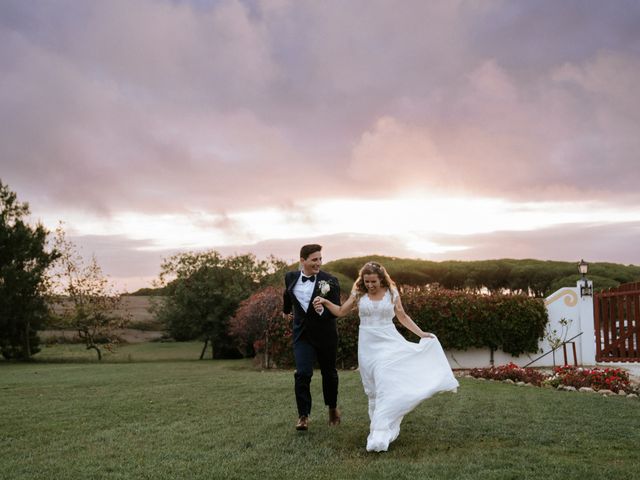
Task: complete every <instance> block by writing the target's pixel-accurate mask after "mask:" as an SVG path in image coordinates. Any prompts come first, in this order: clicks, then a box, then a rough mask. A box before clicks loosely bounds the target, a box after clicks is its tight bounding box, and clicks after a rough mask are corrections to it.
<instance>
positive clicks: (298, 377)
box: [282, 244, 340, 430]
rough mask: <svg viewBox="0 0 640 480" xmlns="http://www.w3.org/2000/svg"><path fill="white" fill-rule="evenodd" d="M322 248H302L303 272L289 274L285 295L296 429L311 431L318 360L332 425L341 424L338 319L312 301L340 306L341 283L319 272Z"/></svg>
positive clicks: (286, 276)
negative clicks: (313, 382)
mask: <svg viewBox="0 0 640 480" xmlns="http://www.w3.org/2000/svg"><path fill="white" fill-rule="evenodd" d="M321 265H322V247H321V246H320V245H316V244H312V245H304V246H303V247H302V248H301V249H300V266H301V270H300V271H296V272H287V273H286V275H285V277H284V283H285V291H284V295H283V300H284V308H283V313H282V315H283V317H284V319H285V320H293V354H294V357H295V361H296V372H295V374H294V378H295V392H296V404H297V406H298V422H297V424H296V430H307V429H308V428H309V414H310V413H311V390H310V385H311V377H312V376H313V364H314V360H316V359H317V360H318V364H319V365H320V373H321V374H322V394H323V396H324V403H325V405H327V406H328V407H329V424H330V425H339V424H340V411H339V410H338V408H337V403H338V371H337V370H336V350H337V346H338V332H337V330H336V317H335V316H334V315H332V314H331V312H329V310H328V309H324V308H323V307H322V305H320V307H319V309H318V311H316V310H314V308H313V299H314V298H316V297H317V296H318V295H321V296H323V297H326V298H327V299H329V300H330V301H331V302H333V303H335V304H336V305H340V285H339V284H338V280H337V279H336V278H335V277H333V276H332V275H329V274H328V273H326V272H323V271H321V270H320V266H321Z"/></svg>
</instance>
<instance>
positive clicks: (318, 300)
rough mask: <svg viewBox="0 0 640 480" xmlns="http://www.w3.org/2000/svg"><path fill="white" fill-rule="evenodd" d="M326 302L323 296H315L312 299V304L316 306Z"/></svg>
mask: <svg viewBox="0 0 640 480" xmlns="http://www.w3.org/2000/svg"><path fill="white" fill-rule="evenodd" d="M326 302H327V299H326V298H323V297H316V298H314V299H313V306H314V307H317V306H319V305H324V304H325V303H326Z"/></svg>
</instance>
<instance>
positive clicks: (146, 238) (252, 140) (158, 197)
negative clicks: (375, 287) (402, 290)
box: [0, 0, 640, 290]
mask: <svg viewBox="0 0 640 480" xmlns="http://www.w3.org/2000/svg"><path fill="white" fill-rule="evenodd" d="M639 25H640V2H638V1H624V0H616V1H610V2H606V1H601V0H593V1H587V0H580V1H558V0H549V1H543V0H541V1H529V0H521V1H518V0H509V1H506V0H505V1H501V0H495V1H493V0H478V1H456V0H446V1H445V0H443V1H424V0H415V1H410V0H403V1H392V0H386V1H378V0H357V1H356V0H328V1H327V0H322V1H317V0H307V1H305V0H301V1H294V0H291V1H289V0H243V1H240V0H211V1H206V0H193V1H191V2H189V1H177V0H176V1H160V0H158V1H151V0H122V1H118V0H109V1H97V0H96V1H87V0H78V1H67V0H59V1H51V0H47V1H36V0H34V1H23V0H15V1H12V0H2V1H0V179H2V181H3V182H4V183H6V184H8V185H9V186H10V187H11V189H12V190H14V191H16V192H17V193H18V195H19V199H20V200H23V201H27V202H29V204H30V206H31V211H32V214H33V219H34V220H40V221H42V222H43V223H44V224H45V225H47V226H48V227H50V228H55V226H56V224H57V222H58V221H63V222H65V225H66V229H67V232H68V234H69V236H70V238H71V239H72V240H73V241H74V242H75V243H76V244H78V245H79V246H80V247H81V249H82V250H81V251H82V253H83V254H84V255H85V256H89V255H91V254H95V255H96V257H97V260H98V262H99V263H100V265H101V266H102V267H103V269H104V271H105V272H106V273H107V274H109V275H110V276H111V277H112V278H113V280H114V281H115V282H116V283H117V285H118V286H119V287H120V288H123V289H128V290H134V289H137V288H139V287H143V286H149V284H150V281H151V280H152V279H154V278H156V277H157V274H158V273H159V266H160V262H161V259H162V258H164V257H167V256H169V255H171V254H173V253H176V252H181V251H187V250H200V249H216V250H218V251H220V252H222V253H223V254H232V253H246V252H252V253H255V254H256V255H257V256H258V257H264V256H266V255H268V254H274V255H275V256H277V257H280V258H282V259H284V260H287V261H293V260H295V259H297V256H298V251H299V247H300V245H302V244H304V243H309V242H314V243H321V244H322V245H324V247H325V248H324V252H323V254H324V258H325V261H330V260H334V259H337V258H342V257H346V256H360V255H369V254H382V255H390V256H401V257H410V258H424V259H430V260H447V259H462V260H465V259H491V258H538V259H552V260H566V261H576V262H577V261H579V260H580V259H581V258H584V259H585V260H588V261H590V262H598V261H611V262H620V263H624V264H631V263H632V264H636V265H638V264H640V247H638V244H640V242H639V239H640V28H639V27H638V26H639Z"/></svg>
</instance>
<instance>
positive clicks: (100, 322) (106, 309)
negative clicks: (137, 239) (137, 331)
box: [51, 225, 129, 360]
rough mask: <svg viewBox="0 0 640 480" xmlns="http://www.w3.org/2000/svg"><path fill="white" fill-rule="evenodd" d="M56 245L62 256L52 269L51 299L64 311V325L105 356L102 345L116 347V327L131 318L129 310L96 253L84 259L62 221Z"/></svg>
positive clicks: (88, 347)
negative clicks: (106, 274)
mask: <svg viewBox="0 0 640 480" xmlns="http://www.w3.org/2000/svg"><path fill="white" fill-rule="evenodd" d="M55 246H56V250H57V251H58V252H60V258H59V259H58V261H57V262H56V263H55V264H54V269H53V271H52V272H51V276H52V279H53V282H52V283H53V285H54V288H53V291H52V296H51V298H52V300H51V302H52V304H54V305H56V306H57V307H58V310H59V311H60V312H61V313H60V314H59V316H58V319H59V320H60V326H62V327H64V328H72V329H74V330H76V331H77V333H78V337H80V338H81V339H82V340H83V341H84V343H85V346H86V347H87V350H95V351H96V354H97V355H98V360H102V348H105V349H107V350H109V351H112V350H113V349H114V347H115V344H116V343H117V337H116V335H115V330H116V329H118V328H124V327H125V326H126V324H127V323H128V321H129V314H128V313H127V312H126V311H125V312H124V313H122V308H121V303H122V302H121V301H122V296H121V295H120V294H118V293H115V291H114V288H113V286H112V285H111V284H110V282H109V279H108V278H107V277H106V276H105V275H104V274H103V272H102V269H101V268H100V266H99V265H98V262H97V260H96V258H95V256H92V257H91V260H90V261H89V262H88V263H86V262H85V261H84V259H83V258H82V256H81V255H80V254H79V253H78V251H77V248H76V246H75V245H74V244H73V243H72V242H71V241H69V240H67V238H66V236H65V233H64V230H63V229H62V226H61V225H60V226H59V227H58V228H57V229H56V236H55Z"/></svg>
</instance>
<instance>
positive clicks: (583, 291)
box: [578, 260, 593, 297]
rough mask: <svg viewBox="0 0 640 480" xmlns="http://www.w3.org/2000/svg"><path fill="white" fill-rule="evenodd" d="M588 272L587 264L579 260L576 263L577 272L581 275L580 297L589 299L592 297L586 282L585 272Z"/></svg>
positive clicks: (590, 289)
mask: <svg viewBox="0 0 640 480" xmlns="http://www.w3.org/2000/svg"><path fill="white" fill-rule="evenodd" d="M588 270H589V264H588V263H587V262H585V261H584V260H580V263H578V271H579V272H580V273H581V274H582V285H581V286H580V296H581V297H590V296H591V295H593V291H592V288H591V286H590V285H589V283H588V282H587V276H586V275H587V271H588Z"/></svg>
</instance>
